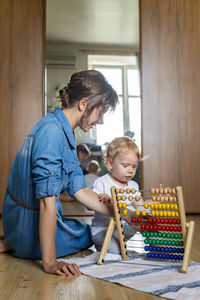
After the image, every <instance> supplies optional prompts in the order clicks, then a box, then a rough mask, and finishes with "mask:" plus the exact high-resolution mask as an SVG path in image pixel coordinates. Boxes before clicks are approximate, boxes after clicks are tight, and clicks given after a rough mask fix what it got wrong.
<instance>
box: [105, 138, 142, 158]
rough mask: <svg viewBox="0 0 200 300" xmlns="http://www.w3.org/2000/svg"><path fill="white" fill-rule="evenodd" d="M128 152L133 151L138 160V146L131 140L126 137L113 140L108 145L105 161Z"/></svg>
mask: <svg viewBox="0 0 200 300" xmlns="http://www.w3.org/2000/svg"><path fill="white" fill-rule="evenodd" d="M129 151H133V152H134V153H135V154H136V156H137V158H138V159H139V156H140V155H139V149H138V146H137V145H136V143H135V142H134V141H133V140H132V139H131V138H129V137H128V136H123V137H118V138H115V139H114V140H112V142H110V144H109V145H108V148H107V153H106V159H108V158H111V159H112V160H114V158H115V157H116V156H117V155H118V154H119V153H125V152H129Z"/></svg>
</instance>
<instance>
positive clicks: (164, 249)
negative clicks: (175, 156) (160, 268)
mask: <svg viewBox="0 0 200 300" xmlns="http://www.w3.org/2000/svg"><path fill="white" fill-rule="evenodd" d="M140 192H145V194H146V192H150V193H151V198H150V197H148V201H144V200H145V198H144V197H142V196H136V195H135V196H134V194H135V193H136V190H135V189H126V190H124V189H123V188H120V189H118V188H116V187H111V195H112V200H113V208H114V218H111V219H110V223H109V225H108V229H107V232H106V235H105V239H104V242H103V245H102V249H101V253H100V256H99V259H98V262H97V263H98V264H100V265H101V264H103V263H104V258H105V255H106V252H107V249H108V246H109V243H110V239H111V237H112V233H113V230H114V227H115V226H116V227H117V231H118V234H119V243H120V250H121V255H122V259H123V260H126V259H128V252H127V247H126V240H125V236H124V231H123V225H122V219H123V218H122V214H123V215H128V206H129V205H132V204H133V203H134V204H137V201H138V200H141V199H142V200H143V201H144V204H142V205H141V208H140V209H139V210H138V209H136V211H135V216H134V217H131V221H132V224H133V225H134V227H136V228H137V227H138V228H139V230H140V232H141V234H142V236H143V238H144V241H143V240H142V241H141V242H142V247H143V251H144V257H145V259H150V260H162V261H164V260H170V261H173V262H174V261H179V262H181V263H182V267H181V269H180V272H182V273H186V272H187V268H188V265H189V263H190V255H191V248H192V240H193V235H194V221H190V222H189V223H187V222H186V215H185V207H184V200H183V192H182V187H181V186H178V187H176V188H151V190H146V191H144V190H140ZM126 202H128V203H129V204H127V203H126ZM129 221H130V220H129ZM129 224H130V222H129Z"/></svg>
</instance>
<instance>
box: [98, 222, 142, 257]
mask: <svg viewBox="0 0 200 300" xmlns="http://www.w3.org/2000/svg"><path fill="white" fill-rule="evenodd" d="M123 230H124V235H125V239H126V240H129V239H130V238H132V236H133V235H134V234H135V233H136V231H135V230H134V229H133V227H131V226H130V225H128V224H127V223H125V224H123ZM106 231H107V228H106V229H105V230H102V231H100V232H98V233H97V234H95V235H94V236H92V240H93V242H94V245H95V248H96V249H97V251H101V248H102V245H103V242H104V238H105V235H106ZM107 252H109V253H115V254H119V253H121V251H120V244H119V234H118V231H117V228H114V230H113V234H112V237H111V239H110V243H109V246H108V251H107Z"/></svg>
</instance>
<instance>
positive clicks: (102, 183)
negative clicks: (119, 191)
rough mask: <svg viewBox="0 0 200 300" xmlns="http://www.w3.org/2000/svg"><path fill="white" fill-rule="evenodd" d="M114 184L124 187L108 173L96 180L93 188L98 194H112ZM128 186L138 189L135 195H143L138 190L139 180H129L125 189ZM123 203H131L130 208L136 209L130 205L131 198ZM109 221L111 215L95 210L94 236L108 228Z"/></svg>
mask: <svg viewBox="0 0 200 300" xmlns="http://www.w3.org/2000/svg"><path fill="white" fill-rule="evenodd" d="M112 186H115V187H116V188H122V187H121V186H118V185H117V184H116V183H115V182H114V181H112V178H111V177H110V175H109V174H106V175H104V176H102V177H99V178H98V179H96V180H95V182H94V185H93V186H92V190H93V191H94V192H96V193H97V194H101V193H103V194H108V195H110V196H111V191H110V188H111V187H112ZM127 188H130V189H132V188H134V189H135V190H136V193H135V194H134V196H140V195H141V194H140V192H139V191H138V190H139V186H138V184H137V182H135V181H133V180H129V181H128V184H127V186H126V187H123V189H124V190H126V189H127ZM124 195H126V194H124ZM127 196H128V195H127ZM123 203H126V204H129V206H128V209H130V210H133V211H135V208H134V207H133V206H132V205H130V201H129V200H125V201H123ZM109 221H110V217H108V216H104V215H102V214H100V213H97V212H95V214H94V217H93V219H92V225H91V232H92V236H94V235H95V234H97V233H99V232H100V231H102V230H105V227H106V228H107V226H108V224H109Z"/></svg>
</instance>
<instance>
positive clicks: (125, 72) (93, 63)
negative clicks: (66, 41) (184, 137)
mask: <svg viewBox="0 0 200 300" xmlns="http://www.w3.org/2000/svg"><path fill="white" fill-rule="evenodd" d="M88 65H89V68H90V69H95V70H98V71H100V72H101V73H103V74H104V76H105V77H106V79H107V80H108V82H109V83H110V84H111V85H112V86H113V88H114V89H115V90H116V92H117V94H118V97H119V105H118V106H117V108H116V110H115V112H114V113H112V112H110V113H109V112H108V113H107V114H105V116H104V124H103V125H98V126H97V127H96V142H97V144H99V145H103V144H106V143H109V142H110V141H111V140H113V139H114V138H115V137H118V136H123V135H125V133H127V132H129V134H131V132H133V133H134V136H133V139H134V140H135V142H136V144H137V145H138V147H139V149H140V150H141V99H140V80H139V77H140V76H139V69H138V66H137V57H136V56H135V55H132V56H114V55H109V56H108V55H88Z"/></svg>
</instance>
